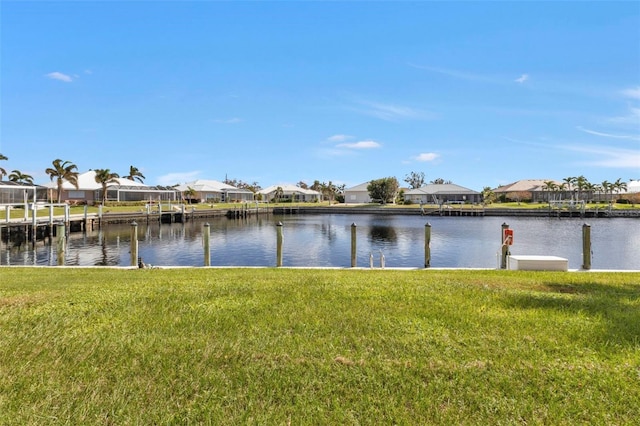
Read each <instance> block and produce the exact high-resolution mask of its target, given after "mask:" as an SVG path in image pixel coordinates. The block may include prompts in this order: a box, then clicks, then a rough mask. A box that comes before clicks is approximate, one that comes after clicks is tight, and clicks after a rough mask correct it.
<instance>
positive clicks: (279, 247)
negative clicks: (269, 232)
mask: <svg viewBox="0 0 640 426" xmlns="http://www.w3.org/2000/svg"><path fill="white" fill-rule="evenodd" d="M282 228H283V225H282V222H278V224H277V225H276V229H277V234H278V241H277V246H276V266H277V267H281V266H282V241H283V240H284V235H283V230H282Z"/></svg>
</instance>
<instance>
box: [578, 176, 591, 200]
mask: <svg viewBox="0 0 640 426" xmlns="http://www.w3.org/2000/svg"><path fill="white" fill-rule="evenodd" d="M588 184H589V181H588V180H587V178H586V177H584V176H582V175H580V176H578V177H577V178H576V186H577V187H578V199H579V200H582V198H583V197H582V192H583V191H584V189H585V188H586V187H587V185H588Z"/></svg>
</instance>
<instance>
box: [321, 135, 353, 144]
mask: <svg viewBox="0 0 640 426" xmlns="http://www.w3.org/2000/svg"><path fill="white" fill-rule="evenodd" d="M349 139H353V136H349V135H333V136H329V137H328V138H327V141H328V142H336V143H337V142H344V141H348V140H349Z"/></svg>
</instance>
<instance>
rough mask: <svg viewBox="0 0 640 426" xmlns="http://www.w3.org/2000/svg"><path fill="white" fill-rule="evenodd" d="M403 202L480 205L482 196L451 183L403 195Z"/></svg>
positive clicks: (423, 188)
mask: <svg viewBox="0 0 640 426" xmlns="http://www.w3.org/2000/svg"><path fill="white" fill-rule="evenodd" d="M404 199H405V200H411V201H412V202H414V203H424V204H443V203H447V202H465V203H480V202H481V201H482V194H480V193H479V192H477V191H474V190H473V189H469V188H465V187H462V186H460V185H456V184H453V183H445V184H433V183H431V184H428V185H425V186H422V187H420V188H416V189H409V190H408V191H406V192H405V193H404Z"/></svg>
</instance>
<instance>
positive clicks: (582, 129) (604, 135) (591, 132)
mask: <svg viewBox="0 0 640 426" xmlns="http://www.w3.org/2000/svg"><path fill="white" fill-rule="evenodd" d="M577 129H578V130H580V131H581V132H584V133H588V134H590V135H594V136H601V137H603V138H611V139H628V140H632V141H640V136H634V135H614V134H611V133H603V132H597V131H595V130H590V129H585V128H584V127H581V126H578V127H577Z"/></svg>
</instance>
